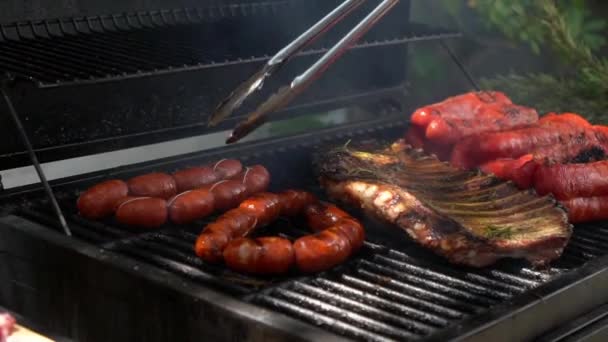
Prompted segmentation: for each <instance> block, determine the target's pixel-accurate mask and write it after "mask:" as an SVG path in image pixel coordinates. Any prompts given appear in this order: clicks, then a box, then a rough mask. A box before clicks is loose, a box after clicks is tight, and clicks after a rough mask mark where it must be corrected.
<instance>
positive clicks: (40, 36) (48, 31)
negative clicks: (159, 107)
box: [0, 18, 459, 86]
mask: <svg viewBox="0 0 608 342" xmlns="http://www.w3.org/2000/svg"><path fill="white" fill-rule="evenodd" d="M88 20H89V21H88V22H87V21H78V20H76V19H74V20H73V21H72V22H71V23H67V22H61V25H59V24H55V26H57V27H59V28H60V29H59V30H60V32H59V33H58V32H55V31H56V30H53V28H52V26H51V24H49V23H48V22H47V23H46V24H45V25H44V26H42V27H41V29H40V28H39V29H32V30H31V34H30V35H28V36H26V35H25V34H24V33H21V31H19V32H20V33H18V37H19V38H18V39H7V40H4V41H2V40H0V48H1V49H3V51H5V50H6V52H7V53H6V55H7V56H9V58H10V57H12V58H14V59H15V60H13V61H12V63H6V64H5V65H4V67H5V68H6V69H7V71H10V72H14V73H18V74H20V75H23V76H29V77H32V78H34V79H35V80H37V81H39V82H41V84H40V85H41V86H59V85H69V84H74V83H76V84H79V83H82V82H85V83H91V82H102V81H103V82H105V81H113V80H121V79H125V78H132V77H144V76H149V75H150V74H149V73H152V74H156V73H166V72H179V71H187V70H197V69H202V68H215V67H222V66H227V65H234V64H243V63H257V62H262V61H265V60H268V58H269V55H270V54H272V53H273V52H274V50H275V49H278V47H279V46H281V45H280V43H281V42H280V41H276V42H274V41H272V42H267V43H265V44H252V45H251V46H247V47H246V48H245V47H244V48H242V49H233V50H228V49H221V48H220V49H218V48H217V44H210V42H211V40H212V39H217V38H216V37H214V36H211V33H210V32H212V30H210V29H209V26H208V24H205V23H197V24H190V25H164V24H163V25H160V24H159V25H156V26H150V25H147V24H146V23H145V22H144V21H142V20H141V19H138V21H137V23H136V22H132V23H131V24H129V26H126V27H123V26H122V25H118V24H116V25H114V26H110V27H106V25H107V23H106V21H104V20H102V19H100V18H88ZM165 21H167V19H165ZM95 22H98V24H93V23H95ZM117 22H118V21H117ZM125 22H126V21H125ZM83 23H86V24H83ZM205 25H207V26H205ZM3 27H4V26H3ZM20 27H21V26H20ZM408 31H409V33H407V34H406V35H405V36H402V37H396V38H391V39H380V40H374V39H371V40H368V41H363V42H360V43H359V44H357V45H355V46H353V47H352V49H364V48H375V47H382V46H390V45H397V44H406V43H410V42H416V41H424V40H434V39H445V38H453V37H458V36H459V34H458V33H454V32H449V31H445V30H443V31H439V30H432V29H430V28H428V27H426V26H424V25H420V24H411V25H410V27H409V29H408ZM208 32H209V33H208ZM29 36H31V37H29ZM325 44H328V46H330V45H331V44H333V43H331V42H329V41H328V42H326V43H325ZM210 45H211V46H216V48H215V49H213V50H210V49H209V48H208V46H210ZM327 51H328V49H327V48H326V47H323V46H319V45H317V46H315V47H313V48H311V49H308V50H305V51H301V52H299V53H298V54H297V55H296V56H311V55H320V54H323V53H326V52H327ZM235 53H238V54H239V55H238V56H235ZM17 61H21V62H22V61H26V62H28V63H29V64H31V65H32V66H34V68H33V70H32V72H30V71H29V70H30V68H20V67H19V63H17Z"/></svg>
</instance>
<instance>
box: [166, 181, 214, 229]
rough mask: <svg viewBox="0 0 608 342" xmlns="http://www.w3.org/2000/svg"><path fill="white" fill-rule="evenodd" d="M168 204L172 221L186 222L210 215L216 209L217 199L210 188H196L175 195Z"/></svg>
mask: <svg viewBox="0 0 608 342" xmlns="http://www.w3.org/2000/svg"><path fill="white" fill-rule="evenodd" d="M167 206H168V207H169V218H170V219H171V222H173V223H177V224H186V223H190V222H193V221H195V220H198V219H200V218H203V217H205V216H207V215H210V214H211V213H212V212H213V210H214V209H215V199H214V196H213V194H212V193H211V192H210V191H209V190H206V189H194V190H189V191H185V192H182V193H180V194H178V195H175V196H174V197H172V198H171V199H170V200H169V201H168V202H167Z"/></svg>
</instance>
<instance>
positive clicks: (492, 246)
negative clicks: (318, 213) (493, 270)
mask: <svg viewBox="0 0 608 342" xmlns="http://www.w3.org/2000/svg"><path fill="white" fill-rule="evenodd" d="M316 165H317V170H318V172H319V178H320V182H321V184H322V186H323V187H324V188H325V189H326V191H327V193H328V194H329V195H330V197H332V198H334V199H338V200H342V201H346V202H348V203H351V204H354V205H357V206H360V207H362V208H363V209H364V210H365V211H367V212H369V213H371V214H372V215H374V216H376V217H379V218H381V219H383V220H384V221H387V222H389V223H392V224H394V225H397V226H398V227H400V228H401V229H403V230H404V231H405V232H407V234H408V235H409V236H410V237H411V238H412V239H414V240H415V241H416V242H417V243H419V244H420V245H422V246H424V247H427V248H429V249H431V250H433V251H434V252H436V253H437V254H440V255H442V256H444V257H446V258H447V259H448V260H449V261H451V262H453V263H456V264H462V265H468V266H473V267H483V266H487V265H490V264H492V263H494V262H495V261H497V260H498V259H501V258H504V257H514V258H525V259H527V260H529V261H530V262H531V263H533V264H534V265H545V264H547V263H549V262H550V261H552V260H554V259H556V258H558V257H559V256H560V255H561V253H562V251H563V249H564V247H565V246H566V244H567V242H568V240H569V238H570V235H571V233H572V227H571V226H570V224H569V223H568V221H567V216H566V212H565V210H564V209H563V208H561V207H560V206H559V205H558V204H557V203H556V201H555V200H554V199H553V198H551V197H549V196H544V197H539V196H537V195H536V194H534V193H533V192H531V191H521V190H518V189H517V188H516V187H514V186H512V185H511V184H509V183H506V182H504V181H500V180H498V179H497V178H495V177H492V176H489V175H482V174H479V173H477V172H472V171H460V170H457V169H455V168H453V167H451V166H449V165H447V164H446V163H442V162H440V161H438V160H437V159H436V158H435V157H432V156H427V155H424V154H422V152H421V151H420V150H414V149H413V148H411V147H409V146H407V145H405V144H404V143H403V142H398V143H395V144H393V145H392V146H391V147H390V149H386V148H382V149H377V148H365V149H351V148H337V149H334V150H331V151H329V152H326V153H323V154H320V155H319V156H317V158H316Z"/></svg>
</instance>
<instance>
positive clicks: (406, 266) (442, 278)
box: [376, 256, 522, 299]
mask: <svg viewBox="0 0 608 342" xmlns="http://www.w3.org/2000/svg"><path fill="white" fill-rule="evenodd" d="M376 260H378V261H380V262H381V263H383V264H385V265H388V266H392V267H393V268H396V269H398V270H400V271H403V272H405V273H408V274H411V275H414V276H417V277H420V278H423V279H427V280H434V281H436V282H437V283H439V284H442V283H446V282H449V283H450V284H453V285H454V286H453V287H455V288H458V289H460V290H462V291H466V292H468V293H471V294H476V295H481V296H486V297H489V298H492V299H503V298H506V297H508V296H509V295H510V292H515V293H518V292H521V291H522V289H520V288H516V287H513V286H508V285H504V284H500V283H497V282H491V281H489V280H487V279H486V280H485V282H486V284H481V285H477V284H476V282H474V281H470V280H471V278H474V279H476V280H478V281H479V279H483V278H482V277H472V276H468V275H466V274H465V276H464V277H463V276H462V274H461V275H460V276H458V277H456V276H452V275H448V276H446V273H447V274H449V273H448V272H442V273H440V272H437V271H433V270H429V269H427V268H423V267H420V266H417V265H412V264H410V263H404V262H402V261H397V260H394V259H390V258H387V257H384V256H377V257H376ZM450 273H451V272H450ZM462 278H469V279H466V280H469V281H465V280H462ZM488 282H489V283H490V284H487V283H488ZM488 285H489V287H490V288H497V289H496V290H495V291H491V292H488ZM505 290H507V291H505Z"/></svg>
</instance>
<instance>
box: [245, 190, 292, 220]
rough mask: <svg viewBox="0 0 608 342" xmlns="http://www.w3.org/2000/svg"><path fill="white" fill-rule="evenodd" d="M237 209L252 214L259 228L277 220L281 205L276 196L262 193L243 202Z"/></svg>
mask: <svg viewBox="0 0 608 342" xmlns="http://www.w3.org/2000/svg"><path fill="white" fill-rule="evenodd" d="M239 209H242V210H246V211H248V212H251V213H253V215H254V216H255V217H256V219H257V225H258V226H259V227H262V226H265V225H267V224H269V223H270V222H272V221H274V220H276V219H277V218H279V215H280V214H281V209H282V204H281V201H280V197H279V195H277V194H273V193H270V192H262V193H258V194H255V195H253V196H251V197H249V198H248V199H246V200H244V201H243V202H242V203H241V204H240V205H239Z"/></svg>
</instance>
